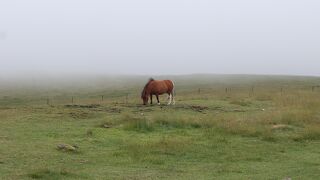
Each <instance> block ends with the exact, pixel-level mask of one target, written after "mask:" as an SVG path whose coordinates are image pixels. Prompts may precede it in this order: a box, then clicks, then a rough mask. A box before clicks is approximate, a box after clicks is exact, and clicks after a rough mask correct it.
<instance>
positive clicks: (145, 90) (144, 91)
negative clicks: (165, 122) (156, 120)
mask: <svg viewBox="0 0 320 180" xmlns="http://www.w3.org/2000/svg"><path fill="white" fill-rule="evenodd" d="M152 81H154V79H153V78H150V79H149V81H148V82H147V84H146V85H145V86H144V88H143V91H142V93H141V97H145V96H146V94H147V87H148V86H149V84H150V82H152Z"/></svg>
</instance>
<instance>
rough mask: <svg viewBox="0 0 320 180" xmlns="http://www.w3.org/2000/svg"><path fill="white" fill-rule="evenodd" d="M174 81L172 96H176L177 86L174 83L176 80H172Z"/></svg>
mask: <svg viewBox="0 0 320 180" xmlns="http://www.w3.org/2000/svg"><path fill="white" fill-rule="evenodd" d="M171 82H172V96H174V97H175V96H176V87H175V84H174V82H173V81H171Z"/></svg>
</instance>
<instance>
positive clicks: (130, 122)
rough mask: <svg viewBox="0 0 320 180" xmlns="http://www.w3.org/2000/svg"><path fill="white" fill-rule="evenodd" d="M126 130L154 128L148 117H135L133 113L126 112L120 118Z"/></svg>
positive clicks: (148, 129)
mask: <svg viewBox="0 0 320 180" xmlns="http://www.w3.org/2000/svg"><path fill="white" fill-rule="evenodd" d="M120 121H121V122H123V123H124V124H123V128H124V129H125V130H128V131H130V130H132V131H138V132H151V131H153V130H154V127H153V123H152V122H151V121H149V120H148V119H147V118H146V117H135V116H133V115H131V114H124V115H123V116H122V118H121V120H120Z"/></svg>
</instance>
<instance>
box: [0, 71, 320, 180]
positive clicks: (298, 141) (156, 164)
mask: <svg viewBox="0 0 320 180" xmlns="http://www.w3.org/2000/svg"><path fill="white" fill-rule="evenodd" d="M242 77H243V79H241V80H239V79H238V77H237V76H234V77H233V76H206V75H198V76H196V75H195V76H192V77H186V76H185V77H183V76H181V77H180V76H177V77H173V78H175V79H176V84H177V97H176V98H177V104H176V105H175V106H165V105H162V106H157V105H153V106H141V105H140V104H141V100H140V99H139V91H140V88H141V87H142V86H143V83H144V81H145V79H139V78H136V79H134V78H130V79H129V80H128V81H134V82H135V83H132V82H131V83H129V84H126V83H125V82H126V81H125V80H121V82H120V83H119V82H117V84H115V85H114V86H113V85H112V84H111V85H110V86H111V87H105V86H103V87H102V88H99V84H98V83H97V85H96V86H94V87H95V88H93V89H92V87H86V86H85V85H83V87H82V88H81V89H80V90H77V92H72V93H70V89H65V88H61V89H58V90H57V89H51V88H47V89H46V90H45V91H44V90H41V88H40V89H34V90H33V89H28V90H26V89H23V87H22V88H21V89H19V88H18V89H12V90H11V91H10V88H8V89H7V90H2V91H1V92H2V94H1V95H2V97H1V96H0V179H285V178H292V179H318V177H319V176H320V173H319V169H320V92H319V91H315V92H312V91H311V89H310V87H311V86H312V85H314V84H318V83H320V79H319V78H307V77H292V78H291V77H281V76H279V77H273V76H271V77H265V76H258V77H255V76H242ZM119 81H120V80H119ZM91 83H92V82H91ZM253 85H254V86H255V89H254V93H252V92H251V91H252V88H251V87H252V86H253ZM283 85H286V86H285V87H286V88H285V90H284V91H283V92H282V93H281V92H280V89H281V87H283ZM112 86H113V88H112ZM199 87H200V88H201V93H200V94H199V93H198V88H199ZM226 87H232V91H231V92H227V93H226V92H225V88H226ZM117 89H118V91H117ZM127 94H129V100H128V103H125V102H126V96H127ZM101 95H104V101H101ZM72 96H73V97H74V104H73V105H72V103H71V98H70V97H72ZM46 97H49V98H50V105H47V104H46V103H47V101H46ZM163 101H165V97H163V98H162V102H163ZM59 144H69V145H73V146H77V147H78V148H77V150H76V151H74V152H72V151H59V150H58V149H57V146H58V145H59Z"/></svg>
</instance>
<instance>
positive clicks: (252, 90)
mask: <svg viewBox="0 0 320 180" xmlns="http://www.w3.org/2000/svg"><path fill="white" fill-rule="evenodd" d="M251 93H252V95H254V86H252V87H251Z"/></svg>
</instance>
